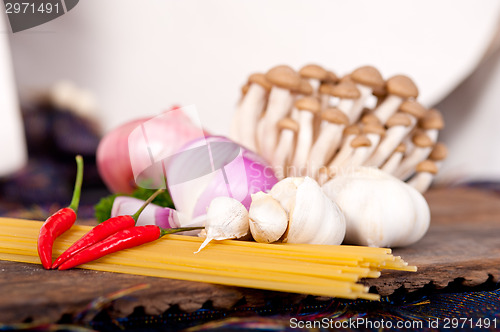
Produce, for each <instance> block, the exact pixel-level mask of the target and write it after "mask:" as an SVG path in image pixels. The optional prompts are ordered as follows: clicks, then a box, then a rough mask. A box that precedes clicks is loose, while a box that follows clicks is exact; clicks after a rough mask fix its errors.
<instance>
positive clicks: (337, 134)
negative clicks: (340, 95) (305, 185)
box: [309, 108, 349, 177]
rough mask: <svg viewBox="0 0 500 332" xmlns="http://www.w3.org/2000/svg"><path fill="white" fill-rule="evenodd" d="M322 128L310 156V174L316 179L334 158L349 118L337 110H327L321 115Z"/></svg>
mask: <svg viewBox="0 0 500 332" xmlns="http://www.w3.org/2000/svg"><path fill="white" fill-rule="evenodd" d="M320 118H321V126H320V132H319V135H318V138H317V139H316V141H315V142H314V144H313V146H312V148H311V153H310V154H309V169H310V171H309V174H310V175H311V176H313V177H315V175H316V172H317V171H318V169H319V168H320V167H321V166H325V165H326V163H327V162H328V161H330V159H331V158H332V157H333V155H334V154H335V151H337V149H338V148H339V146H340V143H341V141H342V132H343V130H344V128H345V126H346V125H347V124H348V123H349V118H348V117H347V115H345V114H344V113H343V112H342V111H340V110H339V109H337V108H327V109H326V110H323V111H322V112H321V113H320Z"/></svg>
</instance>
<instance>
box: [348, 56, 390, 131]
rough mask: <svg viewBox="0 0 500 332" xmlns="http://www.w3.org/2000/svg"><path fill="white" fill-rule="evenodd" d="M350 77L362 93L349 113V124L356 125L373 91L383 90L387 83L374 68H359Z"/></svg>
mask: <svg viewBox="0 0 500 332" xmlns="http://www.w3.org/2000/svg"><path fill="white" fill-rule="evenodd" d="M349 77H350V79H351V80H352V81H353V82H354V83H355V84H356V87H357V88H358V90H359V92H360V93H361V96H360V97H359V98H358V99H357V100H356V101H355V102H354V105H353V106H352V108H351V110H350V112H349V122H350V123H354V122H356V121H357V120H358V118H359V116H360V115H361V112H362V110H363V107H364V106H365V104H366V100H367V99H368V98H369V97H370V96H371V95H372V92H373V90H374V89H382V88H383V87H384V85H385V82H384V79H383V78H382V75H381V74H380V72H379V71H378V70H377V69H376V68H375V67H372V66H363V67H360V68H357V69H356V70H354V71H353V72H352V73H351V74H350V76H349Z"/></svg>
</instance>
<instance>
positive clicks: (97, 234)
mask: <svg viewBox="0 0 500 332" xmlns="http://www.w3.org/2000/svg"><path fill="white" fill-rule="evenodd" d="M163 191H165V190H164V189H159V190H157V191H156V192H155V193H154V194H153V195H151V196H150V197H149V198H148V200H147V201H146V202H144V204H143V205H142V206H141V207H140V209H139V210H137V212H136V213H135V214H134V215H131V216H117V217H113V218H110V219H108V220H106V221H104V222H102V223H101V224H99V225H97V226H96V227H94V228H92V229H91V230H90V231H89V232H88V233H87V234H85V235H84V236H82V237H81V238H80V239H79V240H78V241H76V242H75V243H73V245H72V246H71V247H69V248H68V249H66V251H65V252H63V253H62V254H61V256H59V257H58V258H57V259H56V261H55V262H54V264H52V268H53V269H55V268H57V267H58V266H59V265H61V264H62V263H63V262H65V261H67V260H68V259H69V258H71V257H72V256H74V255H75V254H77V253H78V252H80V251H82V250H83V249H85V248H88V247H90V246H91V245H94V244H96V243H97V242H99V241H102V240H104V239H105V238H107V237H108V236H110V235H112V234H115V233H116V232H118V231H121V230H124V229H128V228H132V227H134V226H135V224H136V222H137V219H139V216H140V215H141V213H142V211H144V209H145V208H146V206H148V204H149V203H151V202H152V201H153V200H154V199H155V198H156V196H158V195H159V194H160V193H162V192H163Z"/></svg>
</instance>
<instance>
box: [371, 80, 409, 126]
mask: <svg viewBox="0 0 500 332" xmlns="http://www.w3.org/2000/svg"><path fill="white" fill-rule="evenodd" d="M386 89H387V93H388V95H387V97H385V99H384V101H383V102H382V103H381V104H380V105H379V106H377V108H376V109H375V110H374V114H375V115H376V116H377V118H379V120H380V122H381V123H382V124H385V123H386V122H387V120H388V119H389V118H390V117H391V115H393V114H394V113H395V112H396V111H397V110H398V108H399V105H401V103H402V102H403V101H404V100H405V99H407V98H417V97H418V89H417V87H416V86H415V84H414V83H413V81H412V80H411V79H410V78H408V77H406V76H403V75H396V76H393V77H391V78H389V79H388V80H387V82H386Z"/></svg>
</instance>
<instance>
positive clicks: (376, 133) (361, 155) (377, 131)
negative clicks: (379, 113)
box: [353, 123, 385, 166]
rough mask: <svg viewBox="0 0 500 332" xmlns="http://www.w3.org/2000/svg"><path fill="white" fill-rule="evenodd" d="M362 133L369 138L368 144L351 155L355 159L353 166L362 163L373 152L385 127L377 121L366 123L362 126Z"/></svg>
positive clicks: (383, 133) (382, 135)
mask: <svg viewBox="0 0 500 332" xmlns="http://www.w3.org/2000/svg"><path fill="white" fill-rule="evenodd" d="M363 133H364V134H365V135H366V137H367V138H368V139H369V140H370V146H368V147H366V149H364V150H363V152H361V150H360V149H358V150H357V151H356V153H355V154H354V155H353V157H354V158H355V159H356V162H355V163H353V165H355V166H360V165H363V164H364V163H365V162H366V161H367V160H368V158H369V157H370V156H371V155H372V154H373V151H374V150H375V149H376V148H377V146H378V145H379V143H380V141H381V140H382V138H383V137H384V135H385V128H384V126H382V125H381V124H378V123H368V124H366V125H364V126H363Z"/></svg>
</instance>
